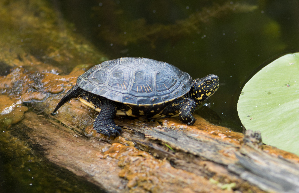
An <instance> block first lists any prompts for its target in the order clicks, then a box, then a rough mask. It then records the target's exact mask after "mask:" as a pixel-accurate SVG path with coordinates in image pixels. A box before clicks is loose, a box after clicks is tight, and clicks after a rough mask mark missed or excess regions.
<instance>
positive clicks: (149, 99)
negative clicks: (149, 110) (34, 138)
mask: <svg viewBox="0 0 299 193" xmlns="http://www.w3.org/2000/svg"><path fill="white" fill-rule="evenodd" d="M191 83H192V78H191V77H190V75H189V74H188V73H186V72H183V71H181V70H180V69H178V68H176V67H175V66H172V65H170V64H168V63H165V62H159V61H156V60H152V59H147V58H120V59H116V60H110V61H106V62H103V63H101V64H99V65H96V66H94V67H93V68H91V69H89V70H88V71H87V72H86V73H84V74H83V75H81V76H80V77H79V78H78V80H77V84H78V86H79V87H80V88H82V89H84V90H86V91H88V92H91V93H93V94H96V95H100V96H103V97H105V98H108V99H110V100H113V101H117V102H121V103H128V104H132V105H154V104H159V103H163V102H167V101H171V100H173V99H176V98H179V97H181V96H182V95H184V94H186V93H187V92H189V90H190V88H191Z"/></svg>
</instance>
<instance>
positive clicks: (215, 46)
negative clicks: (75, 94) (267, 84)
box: [57, 0, 299, 131]
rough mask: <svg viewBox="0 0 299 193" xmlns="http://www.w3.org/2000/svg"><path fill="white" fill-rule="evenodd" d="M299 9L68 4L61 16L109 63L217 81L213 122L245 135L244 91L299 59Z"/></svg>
mask: <svg viewBox="0 0 299 193" xmlns="http://www.w3.org/2000/svg"><path fill="white" fill-rule="evenodd" d="M298 6H299V2H298V1H279V0H273V1H220V0H219V1H213V3H212V2H211V1H173V0H165V1H141V0H132V1H121V0H115V1H111V0H99V1H89V4H85V3H83V2H81V1H75V2H74V1H71V0H69V1H67V0H66V1H62V2H60V3H59V6H57V9H58V10H59V11H61V12H62V14H63V17H64V18H65V19H67V20H68V21H70V22H72V23H74V24H75V27H74V28H75V30H76V31H77V32H78V33H80V34H82V35H83V36H85V37H87V38H88V39H89V40H90V41H92V42H93V43H94V44H95V45H96V46H97V47H98V48H99V49H100V50H101V51H103V52H104V53H105V54H107V55H108V56H109V59H114V58H118V57H124V56H130V57H147V58H152V59H156V60H161V61H165V62H168V63H170V64H173V65H175V66H177V67H179V68H180V69H182V70H184V71H186V72H188V73H189V74H190V75H191V76H192V77H194V78H196V77H203V76H205V75H207V74H211V73H213V74H217V75H218V76H219V77H220V81H221V83H220V89H219V90H218V91H217V93H216V94H215V95H214V96H213V97H211V99H210V101H209V102H210V104H211V105H210V107H211V111H213V112H212V113H211V114H212V115H211V116H210V115H208V116H207V118H208V117H212V118H211V121H212V122H214V123H217V124H220V125H223V126H228V127H229V128H231V129H232V130H235V131H242V127H241V123H240V121H239V118H238V115H237V100H238V97H239V94H240V91H241V89H242V86H243V85H244V84H245V83H246V81H248V80H249V79H250V77H251V76H253V75H254V73H255V72H257V71H258V70H259V69H260V68H262V67H263V66H265V65H267V64H268V63H270V62H271V61H273V60H274V59H276V58H278V57H280V56H282V55H284V54H286V53H292V52H297V51H298V47H299V46H298V45H299V44H298V41H299V36H298V30H299V24H298V23H299V22H298V20H299V14H298V11H297V8H298ZM74 7H76V8H74ZM197 113H199V114H201V115H203V116H204V115H205V114H207V113H206V112H205V111H204V112H199V111H198V112H197ZM208 114H210V113H208Z"/></svg>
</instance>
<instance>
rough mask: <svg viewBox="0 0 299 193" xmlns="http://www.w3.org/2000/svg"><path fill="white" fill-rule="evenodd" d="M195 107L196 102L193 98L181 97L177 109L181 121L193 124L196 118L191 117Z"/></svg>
mask: <svg viewBox="0 0 299 193" xmlns="http://www.w3.org/2000/svg"><path fill="white" fill-rule="evenodd" d="M195 108H196V102H195V101H194V100H193V99H190V98H185V99H183V101H182V103H181V106H180V111H179V117H180V119H181V121H182V122H183V123H187V124H188V125H193V124H194V122H195V121H196V119H195V118H194V117H193V115H192V113H193V112H194V110H195Z"/></svg>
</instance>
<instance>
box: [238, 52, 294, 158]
mask: <svg viewBox="0 0 299 193" xmlns="http://www.w3.org/2000/svg"><path fill="white" fill-rule="evenodd" d="M238 114H239V117H240V120H241V122H242V124H243V125H244V126H245V128H246V129H250V130H254V131H261V133H262V139H263V142H264V143H266V144H268V145H272V146H276V147H278V148H280V149H283V150H286V151H289V152H292V153H295V154H297V155H299V53H295V54H287V55H285V56H282V57H280V58H278V59H277V60H275V61H273V62H272V63H270V64H269V65H267V66H266V67H264V68H263V69H262V70H260V71H259V72H258V73H256V74H255V75H254V76H253V77H252V78H251V79H250V80H249V81H248V82H247V83H246V85H245V86H244V88H243V90H242V92H241V95H240V97H239V101H238Z"/></svg>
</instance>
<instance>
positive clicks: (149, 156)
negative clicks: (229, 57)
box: [0, 67, 299, 192]
mask: <svg viewBox="0 0 299 193" xmlns="http://www.w3.org/2000/svg"><path fill="white" fill-rule="evenodd" d="M83 72H84V71H83V70H82V69H81V68H80V67H79V68H75V69H74V70H73V71H72V72H71V73H70V74H69V75H66V76H60V75H56V74H52V73H46V72H44V73H36V72H35V73H32V72H26V71H25V70H24V69H22V68H17V69H15V70H13V71H12V72H11V73H10V74H8V75H7V76H3V77H0V89H2V90H3V89H6V95H0V100H1V101H2V105H1V106H0V107H1V109H0V110H1V112H2V116H1V121H2V123H3V124H6V125H9V127H11V128H12V129H13V130H18V131H19V132H17V133H19V134H21V133H22V135H26V136H27V137H26V138H25V139H22V140H25V141H27V142H28V143H29V144H31V145H32V146H39V147H40V151H42V154H43V155H44V156H45V157H46V158H47V159H48V160H49V161H50V162H52V163H55V164H57V165H59V166H60V167H63V168H65V169H67V170H69V171H71V172H73V173H74V174H76V175H78V176H83V177H84V178H85V179H86V180H87V181H89V182H92V183H94V184H95V185H97V186H99V187H101V188H102V189H104V190H105V191H107V192H232V191H239V192H264V191H266V192H268V191H270V192H298V191H299V164H298V161H299V159H298V157H297V156H295V155H293V154H291V153H288V152H284V151H281V150H278V149H276V148H274V147H270V146H266V145H263V144H262V140H261V136H260V134H259V133H256V132H251V131H247V132H246V134H245V136H244V135H243V134H241V133H235V132H233V131H231V130H229V129H228V128H225V127H221V126H217V125H213V124H210V123H209V122H207V121H206V120H204V119H203V118H201V117H199V116H196V119H197V121H196V122H195V124H194V125H193V126H187V125H185V124H182V123H181V122H180V121H179V120H178V119H177V118H166V119H157V120H154V121H148V120H146V119H129V118H126V117H117V118H116V119H115V121H116V123H117V124H118V125H120V126H121V127H122V128H123V132H122V134H121V136H119V137H116V138H108V137H106V136H102V135H100V134H97V133H96V132H95V131H94V130H93V129H92V127H91V125H92V122H93V120H94V118H95V116H96V114H97V113H96V112H95V111H94V110H92V109H90V108H88V107H86V106H84V104H82V103H80V102H79V101H78V100H77V99H73V100H71V101H70V102H69V103H67V104H65V105H64V106H63V107H62V108H61V109H60V110H59V113H58V114H57V115H54V116H52V115H50V113H51V112H52V111H53V109H54V107H55V106H56V104H57V102H58V101H59V99H60V98H61V97H62V96H63V95H64V94H65V92H66V91H67V90H68V89H70V88H71V87H72V86H73V85H74V84H75V82H76V78H77V76H78V75H80V74H82V73H83ZM20 79H21V80H22V81H21V82H22V83H21V84H22V85H18V84H16V82H17V81H18V82H20ZM16 85H17V86H16ZM20 86H21V87H22V88H26V89H22V90H20ZM58 87H59V88H58ZM17 91H18V97H16V98H14V97H15V96H16V95H9V93H16V92H17ZM18 101H19V102H18ZM16 104H17V105H16ZM24 104H27V105H26V106H24ZM10 107H11V111H10V112H9V111H7V110H8V109H10ZM28 107H31V109H33V110H30V111H27V110H28ZM3 112H4V113H3ZM8 120H9V121H8ZM12 124H13V125H12ZM16 136H18V135H16Z"/></svg>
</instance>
